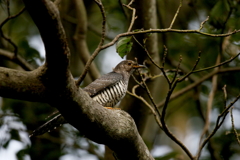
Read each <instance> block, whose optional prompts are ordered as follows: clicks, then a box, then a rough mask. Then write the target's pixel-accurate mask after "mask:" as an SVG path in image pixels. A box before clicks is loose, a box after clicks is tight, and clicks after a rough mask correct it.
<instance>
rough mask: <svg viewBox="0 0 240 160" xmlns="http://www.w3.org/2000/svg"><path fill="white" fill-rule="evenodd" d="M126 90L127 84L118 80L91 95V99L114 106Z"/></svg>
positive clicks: (103, 104)
mask: <svg viewBox="0 0 240 160" xmlns="http://www.w3.org/2000/svg"><path fill="white" fill-rule="evenodd" d="M126 91H127V84H125V83H124V82H123V81H119V82H118V83H116V84H114V85H112V86H110V87H107V88H105V89H104V90H102V91H101V92H99V93H98V94H97V95H95V96H94V97H93V100H94V101H97V102H98V103H99V104H101V105H102V106H104V107H114V106H115V105H116V104H117V103H118V102H119V101H120V100H121V99H122V98H123V97H124V96H125V94H126Z"/></svg>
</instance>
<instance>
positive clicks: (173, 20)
mask: <svg viewBox="0 0 240 160" xmlns="http://www.w3.org/2000/svg"><path fill="white" fill-rule="evenodd" d="M181 7H182V0H180V4H179V6H178V9H177V11H176V13H175V15H174V17H173V19H172V22H171V24H170V26H169V29H171V28H172V26H173V24H174V22H175V20H176V18H177V16H178V13H179V11H180V8H181Z"/></svg>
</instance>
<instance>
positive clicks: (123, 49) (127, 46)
mask: <svg viewBox="0 0 240 160" xmlns="http://www.w3.org/2000/svg"><path fill="white" fill-rule="evenodd" d="M131 39H132V37H123V38H121V39H120V40H119V41H118V43H117V45H116V49H117V53H118V54H119V56H120V57H121V58H123V57H124V56H125V55H127V54H128V53H129V52H130V51H131V49H132V45H133V42H131Z"/></svg>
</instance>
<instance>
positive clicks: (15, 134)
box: [10, 129, 21, 141]
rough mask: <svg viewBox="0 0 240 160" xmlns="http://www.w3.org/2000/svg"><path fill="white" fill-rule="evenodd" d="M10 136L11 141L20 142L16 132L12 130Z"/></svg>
mask: <svg viewBox="0 0 240 160" xmlns="http://www.w3.org/2000/svg"><path fill="white" fill-rule="evenodd" d="M10 134H11V139H15V140H17V141H21V138H20V135H19V132H18V130H16V129H12V130H11V131H10Z"/></svg>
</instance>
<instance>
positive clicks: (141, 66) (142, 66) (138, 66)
mask: <svg viewBox="0 0 240 160" xmlns="http://www.w3.org/2000/svg"><path fill="white" fill-rule="evenodd" d="M133 68H136V69H137V68H147V67H146V66H144V65H140V64H137V65H134V66H133Z"/></svg>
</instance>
